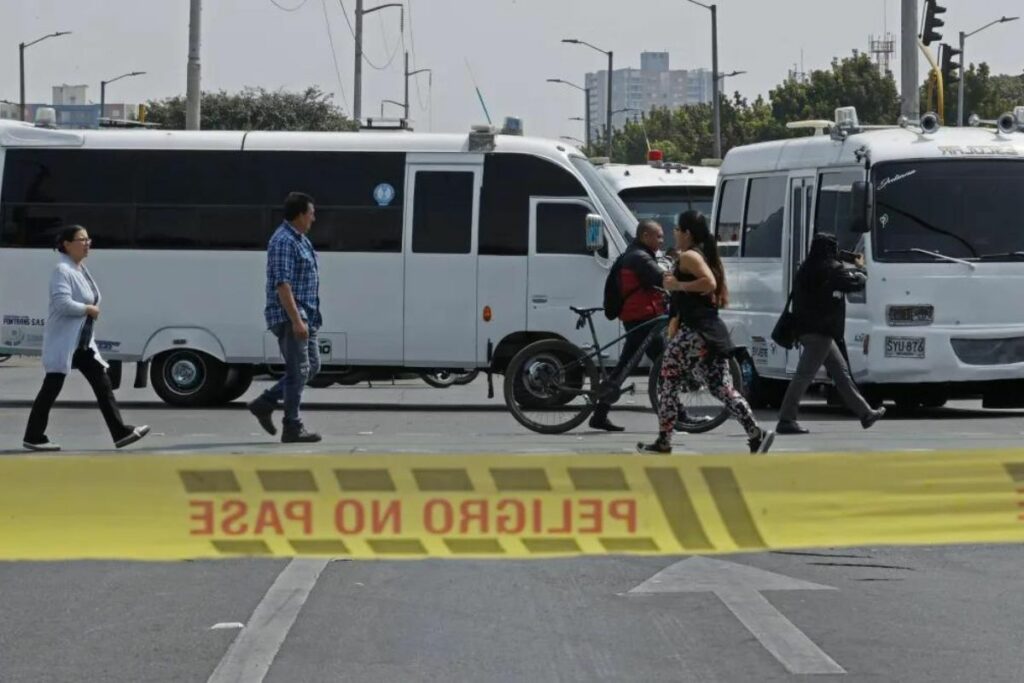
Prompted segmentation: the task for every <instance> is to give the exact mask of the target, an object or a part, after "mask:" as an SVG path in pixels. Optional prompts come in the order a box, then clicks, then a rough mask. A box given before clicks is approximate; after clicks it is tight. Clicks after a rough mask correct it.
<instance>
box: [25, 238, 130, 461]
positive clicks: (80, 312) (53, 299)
mask: <svg viewBox="0 0 1024 683" xmlns="http://www.w3.org/2000/svg"><path fill="white" fill-rule="evenodd" d="M91 244H92V240H90V239H89V233H88V232H86V230H85V228H83V227H81V226H78V225H73V226H71V227H68V228H65V229H64V230H62V231H61V233H60V235H58V237H57V245H56V248H57V251H59V252H60V253H61V259H60V262H59V263H58V264H57V267H56V268H55V269H54V271H53V276H52V277H51V278H50V314H49V317H47V319H46V327H45V328H44V330H43V368H44V369H45V370H46V377H45V378H44V379H43V386H42V388H41V389H40V390H39V395H38V396H36V400H35V402H34V403H33V404H32V412H31V413H30V414H29V418H28V425H27V426H26V427H25V440H24V446H25V448H27V449H29V450H33V451H59V450H60V446H58V445H57V444H55V443H53V442H52V441H50V440H49V439H48V438H47V436H46V425H47V423H48V422H49V417H50V409H51V408H53V404H54V402H55V401H56V400H57V396H58V395H59V394H60V390H61V388H62V387H63V386H64V378H65V377H67V374H68V373H69V372H70V371H71V369H72V368H76V369H78V370H79V371H81V373H82V375H84V376H85V379H86V380H87V381H88V382H89V385H90V386H91V387H92V390H93V392H94V393H95V394H96V401H97V402H98V403H99V406H100V412H102V413H103V419H104V420H105V421H106V423H107V429H109V430H110V436H111V438H113V440H114V445H115V446H117V447H118V448H123V447H125V446H127V445H129V444H133V443H135V442H136V441H138V440H139V439H141V438H142V437H144V436H145V435H146V434H148V433H149V427H147V426H145V425H143V426H141V427H133V426H131V425H126V424H125V423H124V421H123V420H122V419H121V412H120V411H119V410H118V408H117V402H116V401H115V400H114V388H113V385H112V384H111V383H110V378H109V377H108V376H107V364H106V362H104V360H103V359H102V358H101V357H100V352H99V349H98V348H97V346H96V338H95V335H94V334H93V326H94V324H95V322H96V320H97V319H98V318H99V317H100V308H99V304H100V291H99V288H98V287H97V286H96V283H95V282H94V281H93V279H92V276H91V275H90V274H89V271H88V270H87V269H86V268H85V265H84V264H83V263H82V262H83V261H84V260H85V258H86V257H87V256H88V255H89V247H90V245H91Z"/></svg>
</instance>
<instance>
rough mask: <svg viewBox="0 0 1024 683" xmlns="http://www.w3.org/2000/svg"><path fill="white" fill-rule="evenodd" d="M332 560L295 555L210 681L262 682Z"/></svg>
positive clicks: (210, 682)
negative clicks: (325, 568)
mask: <svg viewBox="0 0 1024 683" xmlns="http://www.w3.org/2000/svg"><path fill="white" fill-rule="evenodd" d="M328 561H329V560H303V559H295V560H292V561H291V562H289V563H288V566H287V567H285V568H284V571H282V572H281V573H280V574H279V575H278V577H277V580H276V581H274V585H273V586H271V587H270V590H268V591H267V594H266V595H264V596H263V600H261V601H260V604H259V605H258V606H257V607H256V611H255V612H253V613H252V616H251V617H250V618H249V622H248V625H247V626H246V627H245V628H244V629H242V631H241V632H240V633H239V634H238V637H237V638H235V641H234V642H233V643H231V647H230V648H228V651H227V653H226V654H225V655H224V658H223V659H222V660H220V664H218V665H217V668H216V669H215V670H214V672H213V673H212V674H211V675H210V678H209V680H208V683H228V682H231V683H235V682H239V683H260V681H262V680H263V677H264V676H266V675H267V672H268V671H269V670H270V665H271V664H273V663H274V658H275V657H276V656H277V652H278V650H280V649H281V644H282V643H284V639H285V637H287V635H288V631H289V630H291V627H292V624H294V623H295V619H296V617H298V616H299V611H300V610H301V609H302V605H303V604H305V602H306V598H308V597H309V593H310V591H311V590H313V586H315V585H316V581H317V579H318V578H319V577H320V572H322V571H323V570H324V567H326V566H327V563H328Z"/></svg>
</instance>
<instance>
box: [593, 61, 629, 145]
mask: <svg viewBox="0 0 1024 683" xmlns="http://www.w3.org/2000/svg"><path fill="white" fill-rule="evenodd" d="M626 97H627V98H628V97H629V92H627V93H626ZM587 108H588V109H589V108H590V105H589V103H588V105H587ZM605 126H606V127H607V128H608V140H607V148H608V152H607V154H608V160H609V161H610V160H611V158H612V51H611V50H609V51H608V112H607V113H606V114H605Z"/></svg>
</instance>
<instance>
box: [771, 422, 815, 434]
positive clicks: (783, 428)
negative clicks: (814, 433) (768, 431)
mask: <svg viewBox="0 0 1024 683" xmlns="http://www.w3.org/2000/svg"><path fill="white" fill-rule="evenodd" d="M775 433H776V434H810V433H811V430H809V429H808V428H807V427H804V426H803V425H802V424H800V423H799V422H797V421H796V420H779V424H777V425H775Z"/></svg>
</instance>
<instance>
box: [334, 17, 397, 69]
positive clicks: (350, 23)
mask: <svg viewBox="0 0 1024 683" xmlns="http://www.w3.org/2000/svg"><path fill="white" fill-rule="evenodd" d="M338 4H339V5H341V13H342V14H343V15H344V16H345V23H346V24H348V32H349V33H351V34H352V39H353V40H355V37H356V30H355V28H354V27H353V26H352V20H351V19H349V18H348V9H347V8H346V7H345V2H344V0H338ZM362 54H363V61H364V62H366V63H367V64H368V65H369V66H370V68H371V69H376V70H377V71H384V70H385V69H387V68H388V67H389V66H391V63H392V62H394V61H395V55H397V54H398V50H397V49H396V50H395V51H394V52H392V53H391V58H390V59H388V61H387V64H384V65H383V66H379V65H377V64H374V63H373V61H371V60H370V58H369V57H367V56H366V50H363V51H362Z"/></svg>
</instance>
